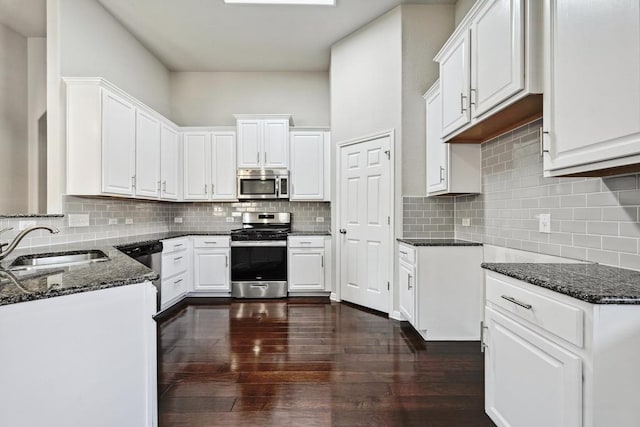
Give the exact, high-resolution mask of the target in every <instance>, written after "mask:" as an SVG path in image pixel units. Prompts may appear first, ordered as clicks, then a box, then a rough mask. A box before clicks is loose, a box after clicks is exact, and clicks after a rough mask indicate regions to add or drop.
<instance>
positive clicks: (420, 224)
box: [402, 197, 454, 239]
mask: <svg viewBox="0 0 640 427" xmlns="http://www.w3.org/2000/svg"><path fill="white" fill-rule="evenodd" d="M402 203H403V206H402V211H403V215H402V216H403V218H402V220H403V235H404V237H408V238H416V239H450V238H453V237H454V224H453V218H454V198H453V197H404V198H403V201H402Z"/></svg>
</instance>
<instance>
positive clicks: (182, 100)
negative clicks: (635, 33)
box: [171, 72, 329, 126]
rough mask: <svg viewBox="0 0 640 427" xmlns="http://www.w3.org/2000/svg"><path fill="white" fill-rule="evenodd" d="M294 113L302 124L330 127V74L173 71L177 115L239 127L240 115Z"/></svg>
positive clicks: (194, 122)
mask: <svg viewBox="0 0 640 427" xmlns="http://www.w3.org/2000/svg"><path fill="white" fill-rule="evenodd" d="M253 113H256V114H259V113H265V114H279V113H285V114H292V115H293V119H294V120H295V124H296V126H328V125H329V73H328V72H262V73H261V72H173V73H171V119H172V120H173V121H174V122H176V123H178V124H180V125H182V126H203V125H219V126H234V125H235V119H234V118H233V115H234V114H253Z"/></svg>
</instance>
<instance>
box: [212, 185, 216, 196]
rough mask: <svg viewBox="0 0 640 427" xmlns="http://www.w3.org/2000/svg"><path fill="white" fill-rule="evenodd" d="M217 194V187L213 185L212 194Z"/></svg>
mask: <svg viewBox="0 0 640 427" xmlns="http://www.w3.org/2000/svg"><path fill="white" fill-rule="evenodd" d="M215 193H216V185H215V184H211V194H215Z"/></svg>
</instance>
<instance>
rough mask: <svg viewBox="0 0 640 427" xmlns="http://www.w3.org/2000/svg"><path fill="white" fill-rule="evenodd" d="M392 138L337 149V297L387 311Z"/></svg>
mask: <svg viewBox="0 0 640 427" xmlns="http://www.w3.org/2000/svg"><path fill="white" fill-rule="evenodd" d="M390 143H391V138H390V137H389V136H384V137H381V138H377V139H373V140H370V141H365V142H361V143H357V144H353V145H347V146H344V147H341V148H340V183H339V184H340V202H339V206H340V207H339V215H340V216H339V225H340V229H341V230H340V232H341V234H340V243H339V244H340V245H341V252H340V253H341V255H340V261H341V262H340V287H341V289H340V290H341V298H342V299H344V300H345V301H349V302H352V303H355V304H359V305H363V306H365V307H369V308H373V309H375V310H380V311H383V312H385V313H388V312H389V289H388V282H389V281H390V280H391V271H390V268H389V265H390V256H391V251H390V249H391V237H390V236H391V235H390V227H391V226H390V225H389V222H390V219H389V215H390V205H391V201H390V160H389V158H388V157H387V155H386V154H385V152H386V151H388V150H390Z"/></svg>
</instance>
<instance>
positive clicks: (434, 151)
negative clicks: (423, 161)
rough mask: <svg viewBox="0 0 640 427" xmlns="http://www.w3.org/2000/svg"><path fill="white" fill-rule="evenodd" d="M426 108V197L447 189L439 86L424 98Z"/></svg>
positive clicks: (445, 146) (446, 157) (446, 150)
mask: <svg viewBox="0 0 640 427" xmlns="http://www.w3.org/2000/svg"><path fill="white" fill-rule="evenodd" d="M426 104H427V105H426V107H427V136H426V141H427V196H430V195H431V194H433V193H439V192H443V191H446V190H447V188H448V179H447V175H448V170H447V169H448V153H449V145H448V144H445V143H444V142H443V141H442V137H441V134H442V131H441V127H440V126H441V123H442V105H441V97H440V89H439V85H438V86H434V87H433V89H431V90H430V91H429V94H428V95H427V97H426Z"/></svg>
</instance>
